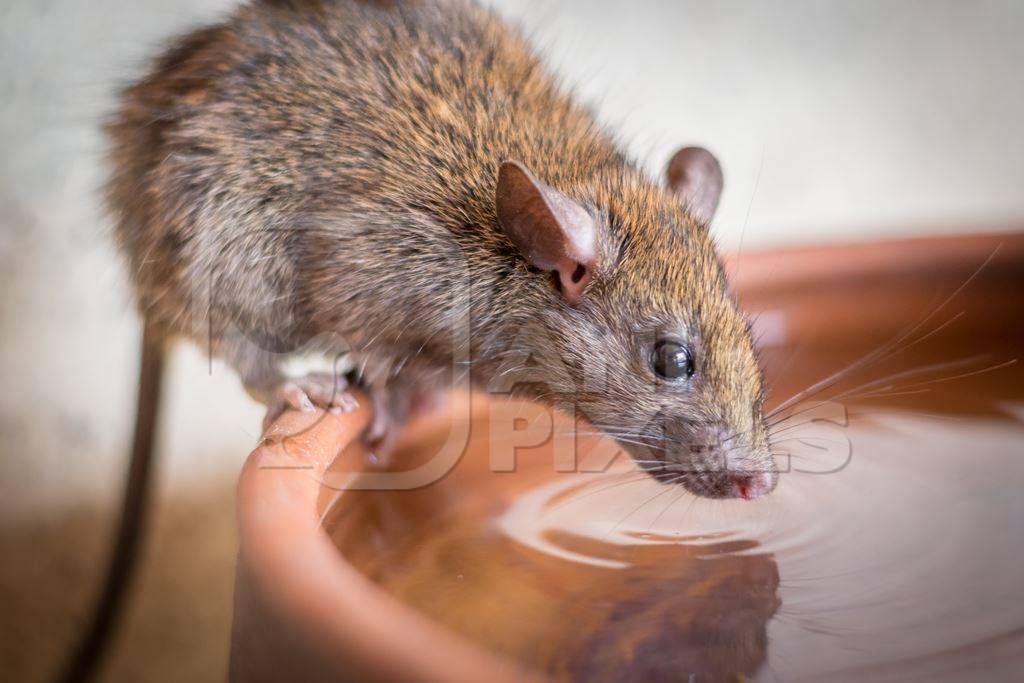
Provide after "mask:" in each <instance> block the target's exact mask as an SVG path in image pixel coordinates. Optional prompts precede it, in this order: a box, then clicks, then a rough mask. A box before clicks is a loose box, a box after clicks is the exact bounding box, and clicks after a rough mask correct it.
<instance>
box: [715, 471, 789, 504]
mask: <svg viewBox="0 0 1024 683" xmlns="http://www.w3.org/2000/svg"><path fill="white" fill-rule="evenodd" d="M726 476H727V478H728V480H729V487H730V489H731V491H730V492H729V493H730V497H732V498H742V499H743V500H753V499H755V498H760V497H761V496H763V495H765V494H767V493H771V491H772V489H774V488H775V482H776V479H777V477H776V475H775V473H774V472H730V473H729V474H728V475H726Z"/></svg>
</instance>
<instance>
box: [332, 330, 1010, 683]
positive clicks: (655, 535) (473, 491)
mask: <svg viewBox="0 0 1024 683" xmlns="http://www.w3.org/2000/svg"><path fill="white" fill-rule="evenodd" d="M922 346H926V345H922ZM848 351H849V354H853V357H856V355H857V354H859V353H860V352H859V351H858V352H857V354H854V353H853V350H852V349H851V350H848ZM929 354H931V355H929ZM950 354H951V352H950V349H949V345H948V344H947V345H945V346H943V345H941V344H940V345H936V346H934V348H932V349H931V350H930V351H929V350H926V349H924V348H921V349H916V350H915V355H914V356H913V357H912V358H909V359H908V358H902V359H899V361H898V363H897V362H896V361H893V363H895V364H891V365H890V367H874V368H872V370H871V372H872V373H873V375H872V376H873V377H882V376H885V375H886V374H892V373H893V372H901V371H903V370H905V369H906V368H907V367H924V366H927V365H930V364H935V363H936V362H940V361H942V360H944V359H949V358H951V357H955V356H952V355H950ZM841 360H842V359H840V358H837V357H836V355H835V354H833V353H830V354H825V355H821V354H818V355H817V356H815V355H814V354H811V356H810V357H809V356H807V355H804V356H803V357H802V359H801V361H800V368H801V371H800V372H799V373H797V375H798V376H793V377H788V376H781V377H775V378H774V380H775V381H776V382H777V387H781V389H780V392H779V394H778V395H787V394H788V393H792V390H793V389H794V388H796V387H799V386H803V385H805V384H806V381H805V380H806V378H807V377H808V376H812V377H813V376H820V375H821V374H822V372H821V371H822V369H823V368H834V367H842V364H841V363H840V361H841ZM846 360H848V358H847V359H846ZM996 360H997V361H998V360H999V359H996ZM766 362H767V364H768V365H769V366H770V367H774V368H780V367H782V365H781V364H780V363H779V359H778V358H772V357H770V356H769V358H767V360H766ZM995 364H997V363H996V362H995V361H991V360H990V359H987V360H984V361H979V363H978V364H975V365H971V366H969V368H968V369H967V370H966V371H964V370H962V369H954V370H953V371H950V370H949V369H943V370H942V371H941V372H940V373H939V374H938V375H935V374H930V375H925V376H924V379H922V378H921V377H917V376H915V377H912V378H911V382H912V383H913V382H921V381H926V382H932V381H933V380H936V379H938V380H940V381H938V382H935V384H937V385H938V386H939V387H941V388H942V390H941V391H929V392H927V393H926V392H907V391H900V388H901V387H899V386H897V387H893V388H889V389H886V391H884V392H882V395H880V396H871V397H868V398H867V399H865V400H862V401H859V402H858V401H854V402H847V403H846V404H845V405H843V406H838V407H837V406H835V405H831V404H829V405H826V406H825V407H823V408H819V409H817V410H815V411H812V412H811V413H809V414H806V415H804V418H807V417H812V416H815V417H818V418H820V420H819V421H818V422H813V423H807V424H800V425H798V426H794V427H793V429H792V430H791V431H790V432H788V433H787V434H786V438H788V439H789V442H788V443H789V447H788V448H787V449H786V450H788V451H790V452H791V454H792V456H793V457H792V459H791V460H787V459H786V458H784V457H783V458H781V459H780V464H782V465H783V466H784V467H787V468H788V469H789V470H790V471H788V472H785V473H784V474H783V475H782V476H781V478H780V483H779V486H778V489H777V490H776V491H775V492H774V493H773V494H772V495H771V496H769V497H766V498H763V499H759V500H756V501H714V500H705V499H698V498H695V497H693V496H692V495H691V494H689V493H686V492H685V491H683V490H682V489H678V488H671V487H666V486H663V485H660V484H658V483H656V482H654V481H651V480H650V479H648V478H645V477H643V476H640V475H638V474H637V473H636V472H635V471H632V468H631V467H630V465H629V464H628V463H627V462H625V461H621V462H618V461H617V465H616V466H615V467H613V468H612V469H611V471H609V472H604V473H600V474H587V473H580V472H576V473H558V472H555V471H554V468H553V467H552V464H551V462H552V460H551V459H552V450H551V442H550V441H549V442H547V443H543V444H540V445H538V446H536V447H531V448H524V449H520V451H519V457H518V461H517V468H516V470H515V471H514V472H494V471H492V469H493V468H489V467H488V465H487V462H488V449H491V450H490V453H492V454H493V452H494V450H493V449H494V448H495V437H494V434H493V432H491V431H488V429H487V428H486V425H487V424H489V423H490V422H491V421H493V420H494V419H496V414H499V413H502V412H503V411H504V412H509V411H511V413H513V414H515V415H517V416H519V417H520V418H525V419H527V420H536V419H537V416H538V415H540V414H541V412H542V409H540V408H536V407H531V406H523V405H516V404H510V405H504V404H495V405H493V406H490V407H485V408H479V409H478V410H477V412H475V413H474V416H473V419H472V424H473V425H475V426H478V427H479V428H478V429H474V430H473V432H472V435H471V443H470V446H469V448H468V452H467V455H466V456H465V457H464V458H463V460H462V461H461V462H460V463H459V465H458V466H457V467H456V468H455V470H454V471H453V472H452V473H451V474H450V475H449V476H448V477H446V478H444V479H443V480H442V481H440V482H437V483H436V484H433V485H431V486H428V487H425V488H423V489H418V490H415V491H405V492H358V493H347V494H346V495H345V496H343V497H342V503H341V504H339V505H338V507H337V509H336V510H334V511H332V515H331V517H330V519H329V522H328V528H329V529H330V530H331V533H332V534H333V536H334V538H335V540H336V542H337V543H338V545H339V546H340V547H341V548H342V549H343V551H344V552H345V554H346V557H347V558H348V559H349V560H350V561H352V562H353V563H354V564H355V565H356V566H357V567H359V568H360V569H361V570H362V571H364V572H365V573H366V574H367V575H369V576H370V577H371V578H373V579H374V580H375V581H376V582H378V583H379V584H380V585H381V586H382V587H383V588H384V589H386V590H387V591H389V592H391V593H393V594H394V595H396V596H397V597H398V598H400V599H401V600H402V601H404V602H406V603H408V604H410V605H412V606H414V607H415V608H417V609H419V610H420V611H422V612H424V613H426V614H428V615H430V616H431V617H432V618H434V619H435V620H437V621H439V622H441V623H442V624H444V625H446V626H447V627H449V628H451V629H453V630H455V631H457V632H459V633H461V634H463V635H464V636H466V637H467V638H470V639H472V640H474V641H476V642H478V643H479V644H481V645H482V646H484V647H486V648H488V649H490V650H492V651H495V652H498V653H501V654H504V655H507V656H510V657H513V658H515V659H517V660H519V661H522V662H524V663H527V664H528V665H530V666H532V667H534V668H536V669H538V670H540V671H543V672H545V673H547V674H549V675H550V676H551V677H552V678H554V679H557V680H574V681H618V680H636V681H678V680H736V679H737V678H742V677H747V678H752V679H756V680H765V681H773V680H820V679H823V678H826V677H827V678H828V679H830V680H849V681H860V680H865V679H870V680H881V681H888V680H893V681H903V680H922V679H927V680H964V679H980V680H1017V679H1019V677H1020V672H1021V671H1024V549H1022V545H1024V527H1022V523H1024V496H1022V495H1021V489H1022V486H1024V424H1022V422H1024V421H1022V420H1021V418H1022V417H1024V402H1022V401H1021V399H1022V398H1024V389H1022V387H1024V373H1022V372H1021V370H1020V367H1019V364H1018V365H1011V366H1007V367H1004V368H1000V369H998V370H996V371H993V372H988V373H981V374H978V375H973V374H971V375H970V376H968V377H965V378H959V377H955V376H958V375H959V374H965V373H973V372H974V371H975V370H977V369H979V368H980V369H984V368H985V367H990V366H992V365H995ZM869 379H870V377H869ZM947 380H948V381H947ZM858 381H862V380H856V381H854V380H852V379H851V380H849V382H848V383H847V386H856V382H858ZM837 391H838V389H837ZM833 393H834V392H833ZM496 411H497V412H496ZM804 418H800V419H796V420H794V422H793V423H792V424H793V425H797V423H799V422H803V421H804ZM498 419H500V415H498ZM563 422H564V421H563ZM560 424H561V427H563V428H565V427H567V425H566V424H563V423H559V418H555V425H556V431H557V429H558V426H559V425H560ZM432 430H433V431H432ZM435 431H440V432H443V431H444V430H443V429H441V430H439V429H438V428H437V427H436V426H435V427H432V426H427V427H422V428H420V429H419V430H418V431H417V430H414V432H416V433H415V434H414V437H413V438H411V442H412V443H413V444H414V445H415V448H412V447H410V449H411V450H414V451H424V450H426V451H429V450H430V443H431V440H432V439H433V440H439V439H442V438H443V435H437V434H434V432H435ZM778 438H780V439H781V438H783V437H782V435H781V434H780V436H779V437H778ZM601 443H602V442H601V441H600V440H598V439H596V438H595V439H589V440H588V439H583V440H581V442H580V445H579V452H580V453H584V454H585V453H587V452H588V451H592V450H593V449H595V448H598V447H600V445H601ZM582 459H584V460H585V458H582ZM833 469H834V470H835V471H831V472H827V473H825V470H833ZM799 470H803V471H799ZM807 470H813V471H807Z"/></svg>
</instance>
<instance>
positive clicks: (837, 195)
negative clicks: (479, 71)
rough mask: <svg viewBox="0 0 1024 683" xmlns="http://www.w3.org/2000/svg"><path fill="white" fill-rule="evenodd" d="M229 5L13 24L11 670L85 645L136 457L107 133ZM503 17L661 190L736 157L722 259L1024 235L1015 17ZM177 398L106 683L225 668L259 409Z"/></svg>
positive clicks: (3, 71)
mask: <svg viewBox="0 0 1024 683" xmlns="http://www.w3.org/2000/svg"><path fill="white" fill-rule="evenodd" d="M234 4H235V3H234V2H230V1H227V0H179V1H178V2H174V3H166V2H157V1H156V0H132V1H129V0H89V1H88V2H82V1H81V0H5V2H4V3H3V4H2V6H0V102H2V104H0V149H2V154H0V340H2V342H0V377H2V378H3V384H4V389H5V390H4V391H3V392H0V436H2V439H0V543H2V547H0V552H2V556H0V557H2V559H0V675H3V674H4V673H8V674H11V673H14V674H17V678H16V679H18V680H38V679H40V677H45V675H46V673H47V672H49V671H52V667H53V666H54V664H55V660H54V659H53V658H54V657H55V656H56V655H57V654H58V653H60V652H62V651H63V648H64V647H65V646H66V644H67V641H68V639H69V638H70V637H71V635H72V634H73V633H74V632H75V629H76V628H77V627H78V625H79V622H80V619H81V618H82V616H83V615H84V613H85V607H86V605H87V603H88V602H89V601H90V600H91V596H92V592H93V590H94V588H95V582H96V580H97V579H98V576H99V571H100V569H101V565H102V558H103V555H104V553H105V551H106V542H107V535H108V533H109V529H110V525H111V524H112V522H113V520H112V513H113V506H114V504H115V502H116V499H117V492H118V490H119V487H120V480H121V476H122V470H123V467H124V462H125V460H124V457H125V451H126V447H127V441H128V436H129V431H130V424H131V413H132V409H133V408H132V406H133V401H134V383H135V366H136V360H137V343H138V336H139V329H138V321H137V319H136V316H135V314H134V312H133V309H132V306H131V303H130V299H129V296H128V292H127V291H126V288H125V274H124V271H123V269H122V267H121V264H120V262H119V261H118V259H117V257H116V255H115V254H114V252H113V250H112V248H111V245H110V241H109V239H108V230H109V224H108V223H107V221H106V220H105V218H104V217H103V214H102V211H101V207H100V205H99V203H98V201H97V194H96V188H97V187H98V186H99V184H100V182H101V180H102V173H103V171H102V164H101V160H102V152H103V147H102V140H101V139H100V138H99V135H98V126H99V124H100V122H101V121H102V118H103V116H104V115H105V114H106V112H108V111H109V110H110V108H111V106H112V93H113V92H114V91H115V89H116V87H117V86H118V84H121V83H124V82H125V81H126V80H128V79H130V78H131V77H132V76H133V75H134V74H137V73H139V71H140V69H141V66H142V65H143V64H144V63H145V59H146V58H147V57H149V56H151V55H153V54H154V52H155V50H156V49H157V48H158V47H159V46H160V45H161V44H162V43H163V41H164V40H165V39H166V38H167V37H169V36H171V35H173V34H175V33H178V32H180V31H183V30H185V29H187V28H189V27H193V26H196V25H198V24H201V23H203V22H208V21H211V20H214V19H216V18H217V17H218V16H222V15H223V14H224V13H225V12H226V11H228V10H229V9H230V8H231V7H232V6H233V5H234ZM495 4H496V5H497V6H498V8H499V9H500V11H502V12H503V13H505V14H507V15H508V16H510V17H513V18H515V19H516V20H519V21H521V22H522V23H523V24H524V25H526V26H527V27H528V28H529V29H530V30H531V31H532V32H533V34H534V35H535V36H536V39H537V42H538V44H539V45H541V46H542V47H543V48H544V50H545V51H546V53H547V54H548V55H549V61H550V63H551V64H552V65H553V66H554V67H555V68H556V69H557V70H558V71H559V72H560V73H562V74H564V75H565V77H566V78H567V79H568V80H569V81H570V82H571V83H574V84H576V86H577V87H578V89H579V91H580V93H581V94H582V95H583V97H584V98H586V99H588V100H589V101H591V102H592V103H594V104H595V106H596V107H597V109H598V111H599V113H600V115H601V117H602V118H603V119H604V120H605V121H606V122H607V123H608V124H609V125H611V126H613V127H615V128H616V129H617V130H619V131H621V132H622V134H623V135H624V138H625V139H626V140H627V141H628V144H629V147H630V149H631V150H632V151H633V152H634V153H635V154H636V155H637V156H638V157H640V158H642V159H644V160H645V162H646V163H647V164H648V165H649V167H650V169H651V170H652V172H659V171H660V169H661V167H662V165H663V164H664V163H665V161H666V159H667V158H668V155H669V154H670V153H671V151H672V150H673V148H674V147H675V146H677V145H679V144H682V143H700V144H703V145H705V146H707V147H709V148H710V149H711V150H712V151H714V152H715V153H716V154H717V155H718V156H719V158H720V159H721V161H722V165H723V167H724V169H725V174H726V182H727V189H726V192H725V195H724V198H723V203H722V207H721V210H720V212H719V215H718V217H717V219H716V221H715V224H714V226H713V227H714V231H715V233H716V235H717V236H718V237H719V239H720V241H721V243H722V244H723V246H724V247H725V248H726V249H735V248H738V247H739V246H740V245H741V244H742V248H743V249H752V248H756V247H764V246H769V245H777V244H792V243H802V242H822V241H830V240H862V239H873V238H877V237H882V236H886V235H896V234H922V233H928V232H936V231H960V230H972V231H974V230H989V229H999V228H1014V227H1017V226H1024V190H1022V188H1024V134H1022V132H1021V131H1022V128H1021V123H1020V122H1021V121H1024V79H1022V78H1021V68H1022V66H1024V41H1021V40H1020V36H1021V35H1024V4H1022V3H1019V2H1014V1H1013V0H1003V1H997V0H983V1H976V2H970V3H966V2H959V1H957V0H904V1H902V2H888V1H885V0H855V1H854V0H849V1H845V2H841V1H838V0H776V1H775V2H770V3H767V2H757V1H753V0H752V1H749V2H740V1H737V0H724V1H723V0H718V1H715V2H707V1H704V2H697V1H695V0H682V1H680V0H675V1H667V0H666V1H663V2H656V1H653V0H648V1H646V2H630V3H624V2H616V1H614V0H586V1H584V0H577V1H572V2H567V1H564V0H563V1H561V2H557V1H555V0H502V1H498V2H496V3H495ZM166 405H167V410H166V413H165V421H164V423H163V427H164V431H163V439H162V460H161V462H160V467H159V477H160V493H159V500H158V503H159V504H158V507H157V509H156V524H157V527H156V534H155V536H154V538H153V540H152V543H151V544H150V553H149V555H148V557H147V563H146V565H145V567H144V572H143V575H142V580H141V583H140V585H139V589H140V595H141V598H140V599H139V600H138V601H136V602H135V603H134V604H133V607H132V611H131V614H130V616H129V622H128V624H127V627H128V628H127V629H126V631H125V633H124V634H123V637H122V641H121V647H120V648H119V650H118V652H117V654H116V656H115V658H114V661H113V662H112V663H111V667H110V668H109V670H108V675H109V677H110V678H111V679H117V680H129V679H130V680H180V679H181V678H182V676H187V675H189V674H191V675H194V676H198V677H200V678H202V679H206V678H211V677H218V676H220V675H221V674H222V667H223V662H224V656H225V654H226V638H227V630H226V629H227V615H228V613H229V609H230V590H231V573H232V562H233V553H234V547H233V543H234V541H233V528H232V527H233V521H232V511H231V494H232V489H231V487H232V483H233V477H234V474H235V472H236V471H237V469H238V467H239V465H240V463H241V462H242V459H243V458H244V456H245V454H246V452H247V450H248V449H249V448H250V447H251V446H252V444H253V443H254V441H255V439H256V437H257V431H258V426H259V419H260V417H261V410H260V408H259V407H258V406H256V405H255V404H254V403H252V402H251V401H250V400H249V399H248V398H247V397H246V396H245V394H244V393H243V392H242V390H241V389H240V387H239V385H238V382H237V380H236V379H235V378H234V377H233V376H232V375H231V373H230V372H228V371H226V370H225V369H224V368H222V367H220V366H218V365H216V364H215V365H214V366H213V367H212V369H211V368H210V367H209V366H208V365H207V363H206V361H205V359H204V358H203V357H202V355H201V354H200V353H199V352H197V351H194V350H192V349H184V348H183V349H179V350H178V351H177V353H176V356H175V358H174V364H173V368H172V376H171V380H170V383H169V387H168V391H167V403H166ZM4 677H5V678H6V677H7V676H4ZM12 680H13V679H12Z"/></svg>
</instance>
